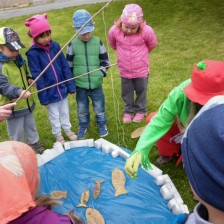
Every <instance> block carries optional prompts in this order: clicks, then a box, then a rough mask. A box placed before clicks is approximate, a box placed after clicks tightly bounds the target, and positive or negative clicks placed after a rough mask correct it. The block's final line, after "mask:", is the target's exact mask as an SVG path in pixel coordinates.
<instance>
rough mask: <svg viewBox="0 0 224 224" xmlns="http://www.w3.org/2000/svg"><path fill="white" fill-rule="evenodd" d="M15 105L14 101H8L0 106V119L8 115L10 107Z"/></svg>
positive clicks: (10, 110)
mask: <svg viewBox="0 0 224 224" xmlns="http://www.w3.org/2000/svg"><path fill="white" fill-rule="evenodd" d="M15 105H16V103H9V104H6V105H3V106H0V121H3V120H5V119H7V118H8V117H10V115H11V113H12V108H13V107H14V106H15Z"/></svg>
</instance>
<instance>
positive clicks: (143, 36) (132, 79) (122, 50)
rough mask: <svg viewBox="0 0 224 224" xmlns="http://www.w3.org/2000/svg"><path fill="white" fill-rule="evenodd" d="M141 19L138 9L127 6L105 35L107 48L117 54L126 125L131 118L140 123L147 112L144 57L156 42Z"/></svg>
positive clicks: (145, 64)
mask: <svg viewBox="0 0 224 224" xmlns="http://www.w3.org/2000/svg"><path fill="white" fill-rule="evenodd" d="M142 17H143V12H142V9H141V7H140V6H139V5H136V4H128V5H126V6H125V8H124V10H123V13H122V15H121V18H120V19H119V20H116V21H115V22H114V25H113V26H112V27H111V28H110V30H109V34H108V39H109V43H110V45H111V47H112V48H113V49H114V50H116V51H117V59H118V69H119V72H120V76H121V92H122V99H123V102H124V115H123V122H124V123H130V122H131V121H132V118H133V121H134V122H141V121H142V120H143V119H144V116H145V114H146V110H147V108H146V106H147V86H148V76H149V58H148V54H149V53H150V52H151V51H152V50H153V49H154V48H155V47H156V45H157V38H156V36H155V33H154V31H153V29H152V28H151V27H150V26H148V25H146V22H145V21H144V20H143V18H142ZM134 93H135V94H136V99H134ZM134 114H135V116H134V117H133V115H134Z"/></svg>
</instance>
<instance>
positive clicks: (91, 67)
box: [0, 4, 157, 153]
mask: <svg viewBox="0 0 224 224" xmlns="http://www.w3.org/2000/svg"><path fill="white" fill-rule="evenodd" d="M87 22H88V23H87ZM85 23H87V24H85ZM73 24H74V28H75V30H76V31H77V32H79V33H78V36H76V37H75V38H74V39H73V40H72V41H71V42H70V43H69V45H68V46H67V52H66V57H65V56H64V54H63V53H62V51H61V48H60V46H59V44H58V43H57V42H55V41H54V40H52V38H51V27H50V24H49V22H48V20H47V14H43V15H35V16H32V17H31V18H29V19H27V20H26V22H25V26H27V27H28V28H29V30H28V35H29V36H30V37H31V38H32V41H31V46H30V48H29V49H28V51H27V52H26V56H27V60H28V67H29V70H30V74H31V75H30V74H29V72H28V70H27V67H26V63H25V60H24V59H23V57H22V56H21V55H20V54H19V50H20V49H21V48H23V47H25V46H24V45H23V44H22V43H21V41H20V38H19V36H18V34H17V33H16V32H15V31H14V30H13V29H11V28H8V27H3V28H1V30H0V63H1V65H2V66H1V72H0V81H1V85H0V93H1V95H0V103H1V104H4V103H6V102H8V101H10V100H13V99H16V98H18V97H20V98H21V99H20V100H19V102H18V104H17V105H16V106H15V107H14V110H13V113H12V115H11V116H10V118H8V119H7V128H8V132H9V136H10V139H11V140H16V141H21V142H23V141H24V133H25V138H26V143H27V144H29V145H31V146H32V147H33V148H34V149H35V150H36V151H37V152H38V153H42V152H43V150H44V148H43V147H42V146H41V145H40V144H39V143H38V142H39V136H38V132H37V128H36V125H35V121H34V116H33V110H34V108H35V103H34V101H33V99H32V93H31V92H30V91H27V90H26V89H27V87H28V85H29V84H32V82H33V80H35V84H36V88H37V90H38V98H39V101H40V103H41V105H43V106H45V107H46V109H47V111H48V115H49V120H50V123H51V127H52V133H53V135H54V136H55V139H56V141H57V142H60V143H62V144H63V143H64V141H65V140H64V137H63V135H62V129H63V130H64V132H65V135H66V136H67V138H68V139H70V140H72V141H74V140H77V139H84V138H85V134H86V132H87V129H88V127H89V125H90V112H89V99H91V101H92V104H93V109H94V113H95V120H96V123H97V125H98V129H99V135H100V137H105V136H106V135H108V130H107V117H106V112H105V96H104V92H103V88H102V83H103V78H104V77H105V76H106V71H107V69H108V68H109V66H110V62H109V58H108V54H107V51H106V48H105V46H104V44H103V42H102V41H101V40H100V39H99V38H98V37H96V36H93V31H94V23H93V20H92V19H91V15H90V13H89V12H88V11H86V10H83V9H81V10H77V11H76V12H75V13H74V15H73ZM84 24H85V26H84V27H82V26H83V25H84ZM80 28H82V29H81V30H80ZM108 40H109V43H110V45H111V47H112V48H113V49H115V50H116V51H117V57H118V68H119V71H120V76H121V89H122V99H123V101H124V115H123V122H124V123H130V122H131V121H132V118H133V121H134V122H141V121H142V120H143V118H144V116H145V114H146V106H147V100H146V96H147V83H148V76H149V60H148V54H149V52H151V51H152V49H153V48H155V46H156V44H157V39H156V36H155V34H154V31H153V29H152V28H151V27H150V26H148V25H146V22H145V21H144V20H143V12H142V9H141V7H140V6H138V5H136V4H128V5H126V6H125V8H124V10H123V13H122V15H121V17H120V19H119V20H116V21H115V23H114V25H113V26H112V27H111V29H110V31H109V34H108ZM66 59H67V60H66ZM46 67H47V69H46V70H44V69H45V68H46ZM43 70H44V72H42V71H43ZM92 71H94V72H92ZM83 74H86V75H83ZM73 77H74V80H73ZM66 80H69V81H66ZM74 93H76V102H77V111H78V123H79V129H78V131H77V135H76V134H75V133H74V132H72V131H71V127H72V125H71V123H70V118H69V106H68V98H67V97H68V94H74ZM134 93H136V100H135V97H134ZM134 115H135V116H134ZM133 116H134V117H133ZM15 124H16V125H15Z"/></svg>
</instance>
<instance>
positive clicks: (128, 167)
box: [124, 152, 142, 179]
mask: <svg viewBox="0 0 224 224" xmlns="http://www.w3.org/2000/svg"><path fill="white" fill-rule="evenodd" d="M141 162H142V153H141V152H134V153H132V154H131V156H130V157H129V158H128V159H127V161H126V164H125V167H124V169H125V171H126V173H127V174H128V176H130V177H131V178H133V179H135V178H136V177H137V176H138V168H139V166H140V165H141Z"/></svg>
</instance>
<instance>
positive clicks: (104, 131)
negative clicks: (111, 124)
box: [99, 125, 108, 138]
mask: <svg viewBox="0 0 224 224" xmlns="http://www.w3.org/2000/svg"><path fill="white" fill-rule="evenodd" d="M99 131H100V137H101V138H102V137H105V136H107V135H108V131H107V126H106V125H99Z"/></svg>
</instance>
